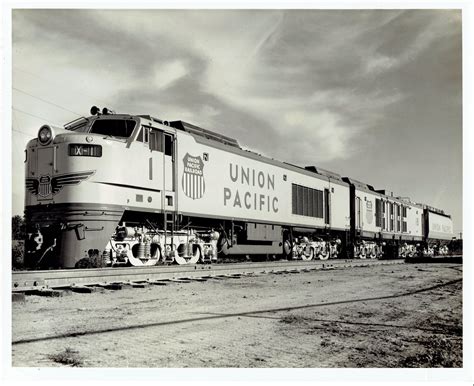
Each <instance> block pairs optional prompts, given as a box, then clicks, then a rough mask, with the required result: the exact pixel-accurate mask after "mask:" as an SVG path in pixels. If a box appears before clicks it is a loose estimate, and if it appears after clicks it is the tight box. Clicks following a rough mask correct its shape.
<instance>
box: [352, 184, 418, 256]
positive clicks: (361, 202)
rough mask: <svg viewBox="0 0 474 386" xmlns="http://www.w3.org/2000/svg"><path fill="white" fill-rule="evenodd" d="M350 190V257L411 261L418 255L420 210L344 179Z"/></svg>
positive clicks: (370, 187) (409, 203)
mask: <svg viewBox="0 0 474 386" xmlns="http://www.w3.org/2000/svg"><path fill="white" fill-rule="evenodd" d="M344 180H345V181H346V182H347V183H349V184H350V187H351V197H350V203H351V219H352V223H351V240H352V244H353V246H354V256H356V257H360V258H365V257H371V258H375V257H382V256H386V257H397V256H400V257H413V256H415V255H417V254H419V253H420V252H421V248H422V244H421V242H422V240H423V224H424V223H423V206H422V205H420V204H416V203H413V202H411V201H410V200H409V199H406V198H405V199H403V198H400V197H393V196H392V195H390V196H389V195H386V194H385V191H384V190H375V189H374V188H373V187H372V186H371V185H368V184H365V183H363V182H360V181H357V180H355V179H351V178H348V177H345V178H344Z"/></svg>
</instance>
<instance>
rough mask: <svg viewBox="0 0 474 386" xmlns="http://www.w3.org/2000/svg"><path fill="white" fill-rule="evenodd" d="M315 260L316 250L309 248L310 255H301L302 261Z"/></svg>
mask: <svg viewBox="0 0 474 386" xmlns="http://www.w3.org/2000/svg"><path fill="white" fill-rule="evenodd" d="M313 259H314V248H313V247H309V253H308V254H306V252H304V253H302V254H301V260H313Z"/></svg>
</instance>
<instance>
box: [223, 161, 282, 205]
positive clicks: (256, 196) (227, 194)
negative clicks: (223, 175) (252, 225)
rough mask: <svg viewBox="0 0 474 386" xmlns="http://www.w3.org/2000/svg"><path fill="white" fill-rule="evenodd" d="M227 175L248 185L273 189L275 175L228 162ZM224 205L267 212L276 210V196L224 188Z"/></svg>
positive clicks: (236, 181)
mask: <svg viewBox="0 0 474 386" xmlns="http://www.w3.org/2000/svg"><path fill="white" fill-rule="evenodd" d="M229 176H230V179H231V181H232V182H234V183H236V184H240V185H244V186H248V187H257V188H259V189H266V190H269V191H275V175H274V174H269V173H266V174H265V173H264V172H262V171H257V170H255V169H252V168H244V167H242V166H240V167H239V166H238V165H235V164H232V163H230V164H229ZM224 206H233V207H234V208H245V209H249V210H259V211H264V210H266V211H267V212H274V213H277V212H278V197H276V196H274V195H271V194H269V193H266V194H263V193H257V192H250V191H248V190H245V191H239V189H237V188H235V189H231V188H228V187H225V188H224Z"/></svg>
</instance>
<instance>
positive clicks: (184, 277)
mask: <svg viewBox="0 0 474 386" xmlns="http://www.w3.org/2000/svg"><path fill="white" fill-rule="evenodd" d="M403 263H404V261H403V260H333V261H320V260H316V261H290V262H287V261H275V262H262V263H237V264H215V265H184V266H183V265H172V266H154V267H133V268H125V267H122V268H88V269H75V270H47V271H22V272H13V274H12V293H14V294H15V293H25V294H35V295H46V296H60V294H59V292H60V290H72V291H74V292H94V290H99V289H104V288H105V289H110V290H114V289H121V288H122V287H123V286H131V287H143V286H146V285H166V284H167V282H190V281H206V280H212V279H214V280H224V279H232V278H239V277H241V276H249V275H259V274H284V273H299V272H308V271H314V270H329V269H336V268H352V267H366V266H373V265H391V264H403ZM58 290H59V291H58ZM55 291H56V292H55Z"/></svg>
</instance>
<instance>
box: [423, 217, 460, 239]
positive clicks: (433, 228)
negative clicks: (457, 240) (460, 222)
mask: <svg viewBox="0 0 474 386" xmlns="http://www.w3.org/2000/svg"><path fill="white" fill-rule="evenodd" d="M427 212H428V224H427V231H428V233H427V235H426V237H427V238H428V239H438V240H452V238H453V221H452V219H451V217H449V216H446V215H442V214H438V213H434V212H431V211H427Z"/></svg>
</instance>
